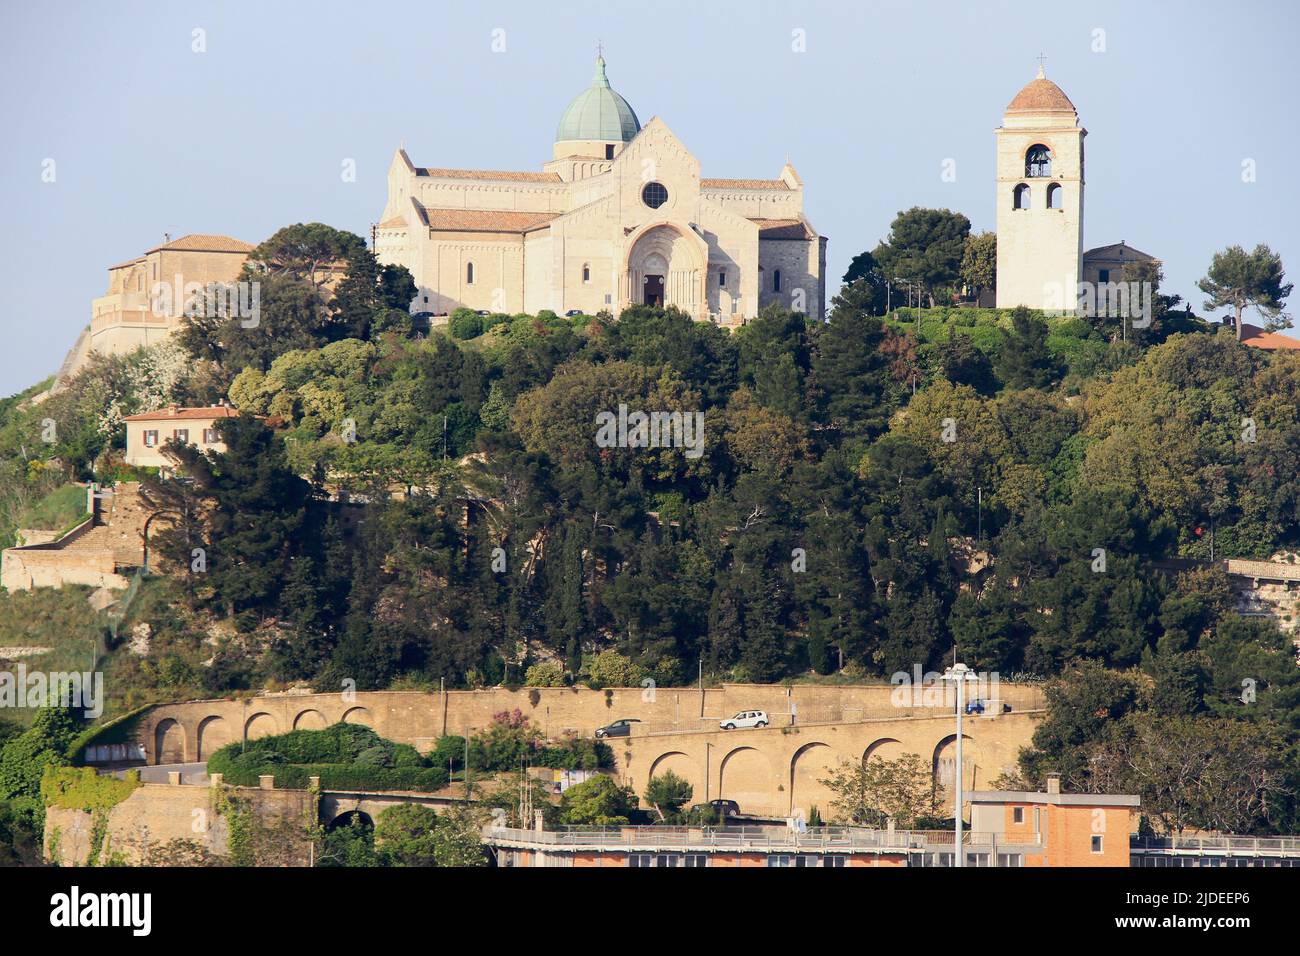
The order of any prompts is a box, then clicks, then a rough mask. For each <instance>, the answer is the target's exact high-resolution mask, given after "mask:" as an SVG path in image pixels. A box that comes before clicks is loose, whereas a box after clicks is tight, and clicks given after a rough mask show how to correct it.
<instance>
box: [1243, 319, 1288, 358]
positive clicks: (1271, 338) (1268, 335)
mask: <svg viewBox="0 0 1300 956" xmlns="http://www.w3.org/2000/svg"><path fill="white" fill-rule="evenodd" d="M1241 343H1242V345H1250V346H1253V347H1254V348H1257V349H1265V350H1267V351H1269V352H1275V351H1277V350H1279V349H1282V350H1288V349H1300V339H1293V338H1291V336H1289V335H1281V334H1279V333H1277V332H1265V331H1264V330H1263V329H1261V328H1260V327H1259V326H1258V325H1251V324H1250V323H1248V322H1243V323H1241Z"/></svg>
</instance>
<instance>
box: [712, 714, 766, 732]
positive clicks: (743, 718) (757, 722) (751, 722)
mask: <svg viewBox="0 0 1300 956" xmlns="http://www.w3.org/2000/svg"><path fill="white" fill-rule="evenodd" d="M718 726H719V727H721V728H722V729H723V730H736V729H737V728H746V727H766V726H767V711H765V710H742V711H741V712H740V713H738V714H737V715H736V716H735V717H728V718H727V719H726V720H724V721H721V722H720V723H719V724H718Z"/></svg>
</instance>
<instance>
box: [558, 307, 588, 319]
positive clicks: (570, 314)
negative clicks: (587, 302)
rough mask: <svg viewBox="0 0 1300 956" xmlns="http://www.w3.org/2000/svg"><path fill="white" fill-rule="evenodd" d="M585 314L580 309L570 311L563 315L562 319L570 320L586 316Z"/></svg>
mask: <svg viewBox="0 0 1300 956" xmlns="http://www.w3.org/2000/svg"><path fill="white" fill-rule="evenodd" d="M586 314H587V313H585V312H583V311H582V310H581V309H570V310H569V311H568V312H565V313H564V317H565V318H566V319H572V318H575V317H577V316H579V315H586Z"/></svg>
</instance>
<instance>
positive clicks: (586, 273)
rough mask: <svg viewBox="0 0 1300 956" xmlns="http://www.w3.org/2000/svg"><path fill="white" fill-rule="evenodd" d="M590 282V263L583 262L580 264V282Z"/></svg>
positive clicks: (584, 283)
mask: <svg viewBox="0 0 1300 956" xmlns="http://www.w3.org/2000/svg"><path fill="white" fill-rule="evenodd" d="M590 282H591V265H590V264H589V263H586V262H584V263H583V264H582V284H583V285H587V284H588V283H590Z"/></svg>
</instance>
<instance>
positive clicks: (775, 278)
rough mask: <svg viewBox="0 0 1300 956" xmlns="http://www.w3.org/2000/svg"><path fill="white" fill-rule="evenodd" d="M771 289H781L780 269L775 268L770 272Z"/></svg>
mask: <svg viewBox="0 0 1300 956" xmlns="http://www.w3.org/2000/svg"><path fill="white" fill-rule="evenodd" d="M772 291H773V292H780V291H781V270H780V269H777V270H775V271H774V272H773V273H772Z"/></svg>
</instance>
